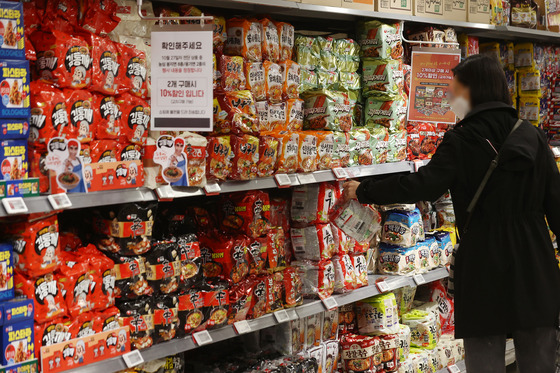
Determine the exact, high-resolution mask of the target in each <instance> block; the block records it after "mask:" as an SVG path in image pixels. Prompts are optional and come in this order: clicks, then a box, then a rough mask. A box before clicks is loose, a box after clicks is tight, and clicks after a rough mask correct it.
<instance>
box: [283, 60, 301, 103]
mask: <svg viewBox="0 0 560 373" xmlns="http://www.w3.org/2000/svg"><path fill="white" fill-rule="evenodd" d="M280 71H281V72H282V75H283V79H282V81H283V85H282V97H283V98H284V100H289V99H296V98H299V92H298V89H299V84H300V75H301V73H300V67H299V65H298V64H297V63H295V62H294V61H289V60H288V61H283V62H280Z"/></svg>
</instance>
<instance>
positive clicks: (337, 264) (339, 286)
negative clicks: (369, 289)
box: [332, 255, 358, 293]
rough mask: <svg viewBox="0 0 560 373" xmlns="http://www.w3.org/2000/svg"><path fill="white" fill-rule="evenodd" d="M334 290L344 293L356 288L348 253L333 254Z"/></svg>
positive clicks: (354, 275) (352, 266) (354, 273)
mask: <svg viewBox="0 0 560 373" xmlns="http://www.w3.org/2000/svg"><path fill="white" fill-rule="evenodd" d="M332 262H333V265H334V281H335V282H334V292H335V293H346V292H349V291H352V290H354V289H356V288H357V287H358V286H357V281H356V271H355V270H354V265H353V264H352V259H350V257H349V256H348V255H342V256H334V257H333V258H332Z"/></svg>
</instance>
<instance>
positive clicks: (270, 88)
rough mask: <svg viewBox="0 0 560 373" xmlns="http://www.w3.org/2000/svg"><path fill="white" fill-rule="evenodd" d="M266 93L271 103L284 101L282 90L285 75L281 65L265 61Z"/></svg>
mask: <svg viewBox="0 0 560 373" xmlns="http://www.w3.org/2000/svg"><path fill="white" fill-rule="evenodd" d="M263 66H264V76H265V91H266V98H267V100H268V101H269V102H270V103H278V102H281V101H282V89H283V87H284V75H283V74H282V68H281V67H280V65H278V64H276V63H274V62H270V61H264V63H263Z"/></svg>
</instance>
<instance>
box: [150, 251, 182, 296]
mask: <svg viewBox="0 0 560 373" xmlns="http://www.w3.org/2000/svg"><path fill="white" fill-rule="evenodd" d="M180 259H181V258H180V255H179V250H178V248H177V244H176V243H175V242H170V241H158V242H153V243H152V249H151V250H150V252H149V253H148V254H146V256H145V260H146V279H147V280H148V283H149V285H150V286H151V287H152V288H153V289H154V291H155V292H156V293H161V294H171V293H174V292H176V291H178V290H179V283H180V279H181V260H180Z"/></svg>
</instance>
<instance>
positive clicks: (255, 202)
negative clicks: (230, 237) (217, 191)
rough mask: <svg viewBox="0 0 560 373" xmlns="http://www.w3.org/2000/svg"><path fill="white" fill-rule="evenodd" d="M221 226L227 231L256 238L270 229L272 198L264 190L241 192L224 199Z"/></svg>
mask: <svg viewBox="0 0 560 373" xmlns="http://www.w3.org/2000/svg"><path fill="white" fill-rule="evenodd" d="M221 222H222V223H221V226H222V229H224V230H225V231H227V232H230V233H232V234H233V233H239V231H241V232H243V233H245V234H246V235H247V236H249V237H252V238H255V237H261V236H263V235H265V234H266V233H267V232H268V230H269V229H270V198H269V196H268V193H266V192H263V191H251V192H241V193H235V194H230V195H228V197H227V198H225V197H224V198H223V200H222V210H221Z"/></svg>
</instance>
